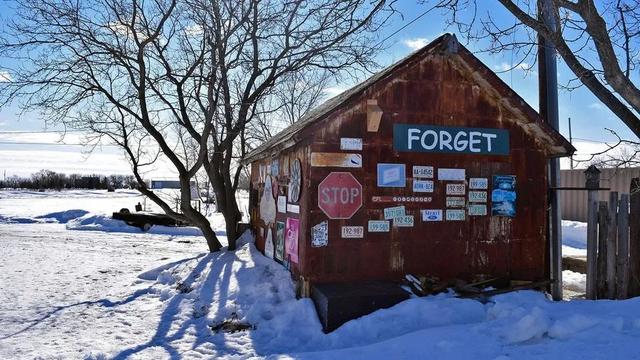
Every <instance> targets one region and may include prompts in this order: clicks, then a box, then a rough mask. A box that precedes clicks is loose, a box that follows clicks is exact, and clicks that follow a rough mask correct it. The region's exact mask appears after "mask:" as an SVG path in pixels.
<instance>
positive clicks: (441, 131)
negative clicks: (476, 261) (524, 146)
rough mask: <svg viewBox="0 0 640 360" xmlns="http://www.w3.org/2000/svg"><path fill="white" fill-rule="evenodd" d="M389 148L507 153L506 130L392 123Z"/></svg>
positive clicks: (461, 152) (445, 151) (413, 150)
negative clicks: (391, 146)
mask: <svg viewBox="0 0 640 360" xmlns="http://www.w3.org/2000/svg"><path fill="white" fill-rule="evenodd" d="M393 149H394V150H395V151H401V152H435V153H454V154H455V153H459V154H482V155H509V131H507V130H504V129H488V128H465V127H447V126H431V125H411V124H394V125H393Z"/></svg>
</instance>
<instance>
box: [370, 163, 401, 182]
mask: <svg viewBox="0 0 640 360" xmlns="http://www.w3.org/2000/svg"><path fill="white" fill-rule="evenodd" d="M406 181H407V177H406V174H405V164H378V182H377V184H378V187H405V185H406Z"/></svg>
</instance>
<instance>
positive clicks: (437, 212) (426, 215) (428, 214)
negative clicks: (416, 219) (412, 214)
mask: <svg viewBox="0 0 640 360" xmlns="http://www.w3.org/2000/svg"><path fill="white" fill-rule="evenodd" d="M420 213H421V214H422V221H442V209H424V210H420Z"/></svg>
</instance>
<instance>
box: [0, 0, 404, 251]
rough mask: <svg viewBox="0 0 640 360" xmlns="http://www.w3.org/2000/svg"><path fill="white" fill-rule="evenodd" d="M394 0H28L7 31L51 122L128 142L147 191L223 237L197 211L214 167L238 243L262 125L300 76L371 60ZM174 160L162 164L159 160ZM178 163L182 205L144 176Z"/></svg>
mask: <svg viewBox="0 0 640 360" xmlns="http://www.w3.org/2000/svg"><path fill="white" fill-rule="evenodd" d="M393 2H394V1H393V0H374V1H370V0H296V1H284V0H183V1H178V0H153V1H148V2H142V1H136V0H85V1H79V2H74V1H67V0H18V1H17V2H16V4H17V7H18V9H17V11H16V14H17V16H16V17H15V18H13V19H9V20H8V21H7V24H6V26H5V27H4V29H5V30H3V31H4V32H3V33H0V34H1V35H0V36H1V38H0V57H4V58H8V59H12V61H13V63H15V64H17V65H16V66H13V67H10V68H9V69H8V70H9V73H10V76H11V79H12V81H10V82H2V83H0V106H1V105H3V104H8V103H10V102H12V101H19V102H20V104H21V105H22V106H23V107H24V108H25V109H27V110H39V111H41V112H42V113H43V114H44V116H45V118H46V119H48V120H49V121H54V122H57V123H63V124H65V125H66V126H69V127H72V128H77V129H81V130H89V131H90V132H91V134H93V136H92V137H90V138H89V139H88V141H89V142H90V143H93V144H95V143H97V142H98V141H100V140H102V139H105V138H106V139H108V140H109V141H110V142H112V143H115V144H117V145H120V146H121V147H122V149H123V150H124V152H125V154H126V156H127V158H128V159H129V161H130V163H131V166H132V171H133V174H134V176H135V178H136V180H137V182H138V187H139V189H140V191H141V192H142V193H143V194H145V195H146V196H148V197H149V198H150V199H151V200H153V201H154V202H156V203H157V204H158V205H159V206H160V207H161V208H162V209H163V210H164V211H165V212H166V213H167V214H169V215H170V216H172V217H174V218H176V219H180V220H186V221H188V222H191V223H193V224H194V225H196V226H198V227H199V228H200V229H201V230H202V231H203V234H204V236H205V238H206V240H207V243H208V245H209V249H210V250H211V251H215V250H218V249H219V248H220V247H221V244H220V242H219V241H218V238H217V237H216V234H215V232H214V231H213V230H212V229H211V226H210V224H209V222H208V220H207V219H206V217H204V216H203V215H202V214H200V213H199V212H198V211H196V209H194V208H193V207H192V205H191V196H190V182H191V180H192V179H193V178H194V177H195V176H196V174H198V173H199V172H201V171H204V172H206V174H207V177H208V181H209V182H210V184H211V186H212V188H213V189H214V192H215V194H216V200H217V202H218V204H217V205H218V209H219V210H220V211H221V212H222V214H223V215H224V217H225V221H226V234H227V237H228V239H229V249H234V248H235V239H236V236H237V234H236V224H237V222H238V221H240V220H241V213H240V210H239V206H238V203H237V201H236V197H235V192H236V190H237V187H238V183H239V178H240V174H241V172H242V166H241V165H240V163H239V161H238V160H239V159H240V158H242V157H243V156H244V155H245V154H246V153H247V151H248V150H250V146H251V144H248V143H247V139H250V138H251V137H250V136H249V134H247V131H248V130H251V129H250V128H248V124H250V123H251V122H252V121H253V120H254V119H256V118H257V117H258V116H259V112H260V111H270V109H266V108H265V106H267V105H268V104H269V103H270V100H269V99H270V98H271V97H272V96H274V94H277V93H278V91H279V90H278V89H279V88H280V87H281V86H283V84H287V83H288V79H291V78H295V77H296V76H297V74H303V73H313V72H327V73H330V74H339V73H340V72H342V71H343V70H345V69H353V68H366V67H368V66H371V63H372V58H373V56H374V55H375V54H376V52H377V51H378V45H376V44H379V42H378V41H376V36H377V30H378V29H379V28H380V27H381V26H383V25H384V24H385V23H386V21H387V20H388V18H389V16H391V14H393V12H394V9H393V6H392V5H393ZM159 161H160V162H159ZM164 163H166V164H169V165H170V166H172V168H173V169H174V170H175V172H176V173H177V175H178V178H179V180H180V185H181V189H180V190H181V195H182V196H181V203H180V211H179V212H178V211H174V210H173V209H172V208H171V206H170V204H167V203H166V202H164V201H163V200H162V199H161V198H160V197H159V196H157V194H155V193H154V192H153V191H152V190H151V189H149V188H148V187H147V185H146V184H145V182H144V181H143V171H145V169H148V168H149V167H152V166H160V165H159V164H164Z"/></svg>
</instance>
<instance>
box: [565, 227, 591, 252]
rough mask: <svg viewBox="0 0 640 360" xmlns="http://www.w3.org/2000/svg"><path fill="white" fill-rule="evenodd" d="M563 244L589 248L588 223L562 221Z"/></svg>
mask: <svg viewBox="0 0 640 360" xmlns="http://www.w3.org/2000/svg"><path fill="white" fill-rule="evenodd" d="M562 244H563V245H566V246H569V247H572V248H576V249H586V248H587V223H583V222H578V221H569V220H562Z"/></svg>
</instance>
